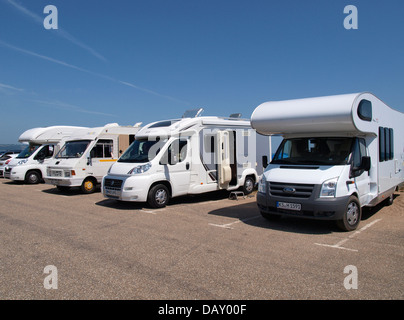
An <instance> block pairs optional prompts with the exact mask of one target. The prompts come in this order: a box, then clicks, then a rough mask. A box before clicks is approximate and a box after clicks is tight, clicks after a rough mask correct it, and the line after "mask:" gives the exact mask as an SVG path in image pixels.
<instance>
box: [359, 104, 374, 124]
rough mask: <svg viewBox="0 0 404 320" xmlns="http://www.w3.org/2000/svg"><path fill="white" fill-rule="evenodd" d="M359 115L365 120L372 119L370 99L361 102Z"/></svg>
mask: <svg viewBox="0 0 404 320" xmlns="http://www.w3.org/2000/svg"><path fill="white" fill-rule="evenodd" d="M358 117H359V118H360V119H362V120H364V121H372V103H371V102H370V101H368V100H362V101H361V102H359V106H358Z"/></svg>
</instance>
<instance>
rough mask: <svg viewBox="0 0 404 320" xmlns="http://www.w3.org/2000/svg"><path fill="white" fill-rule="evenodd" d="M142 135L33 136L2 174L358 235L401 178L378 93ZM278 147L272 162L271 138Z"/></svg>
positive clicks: (194, 121)
mask: <svg viewBox="0 0 404 320" xmlns="http://www.w3.org/2000/svg"><path fill="white" fill-rule="evenodd" d="M202 111H203V110H202V109H197V110H189V111H187V112H186V113H185V114H184V115H183V117H182V118H179V119H172V120H163V121H157V122H153V123H150V124H148V125H145V126H143V127H141V123H137V124H136V125H134V126H120V125H118V124H116V123H112V124H107V125H105V126H103V127H98V128H84V127H71V126H53V127H46V128H34V129H30V130H27V131H25V132H24V133H23V134H22V135H21V136H20V138H19V141H20V142H23V143H25V144H26V148H25V149H24V150H23V151H22V152H21V153H20V154H19V155H18V156H17V157H16V158H14V159H11V161H10V162H9V163H8V164H7V166H6V167H5V169H4V177H5V178H8V179H12V180H16V181H25V182H26V183H30V184H33V183H38V182H40V181H41V180H43V181H45V182H46V183H48V184H52V185H55V186H56V187H57V188H58V189H60V190H66V189H68V188H71V187H80V188H81V190H82V191H83V192H84V193H92V192H94V191H95V189H96V187H97V185H101V190H102V193H103V195H104V196H105V197H106V198H110V199H116V200H120V201H138V202H147V203H148V204H149V205H150V206H151V207H154V208H160V207H164V206H166V205H167V204H168V201H169V199H170V198H173V197H177V196H181V195H187V194H201V193H205V192H210V191H215V190H221V189H224V190H229V191H233V190H239V191H243V193H244V194H249V193H251V192H252V191H253V190H254V187H256V186H258V192H257V205H258V208H259V210H260V211H261V214H262V215H263V216H264V217H265V218H268V219H274V218H279V217H281V216H297V217H302V218H312V219H326V220H335V221H337V223H338V225H339V226H340V227H341V229H343V230H346V231H351V230H355V229H356V228H357V226H358V224H359V222H360V219H361V212H362V208H363V207H365V206H370V207H371V206H375V205H377V204H378V203H380V202H381V201H383V200H386V203H388V204H391V203H392V202H393V198H394V191H395V190H396V189H397V188H398V187H399V186H400V185H401V184H403V181H404V172H403V165H404V130H403V128H404V114H403V113H401V112H399V111H395V110H393V109H391V108H390V107H388V106H387V105H386V104H385V103H383V102H382V101H381V100H379V99H378V98H376V97H375V96H374V95H372V94H370V93H356V94H346V95H335V96H327V97H317V98H305V99H296V100H287V101H274V102H272V101H271V102H265V103H263V104H261V105H259V106H258V107H257V108H256V109H255V110H254V112H253V113H252V115H251V118H250V119H242V118H241V117H240V116H241V115H240V114H233V115H230V116H229V117H227V118H224V117H213V116H201V112H202ZM272 136H281V137H283V140H282V142H281V143H280V145H279V147H278V148H277V150H276V152H275V153H274V155H273V156H272V147H271V137H272Z"/></svg>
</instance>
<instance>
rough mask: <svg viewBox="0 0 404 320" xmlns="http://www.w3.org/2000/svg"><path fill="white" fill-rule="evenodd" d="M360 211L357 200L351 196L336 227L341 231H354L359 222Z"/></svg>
mask: <svg viewBox="0 0 404 320" xmlns="http://www.w3.org/2000/svg"><path fill="white" fill-rule="evenodd" d="M361 215H362V210H361V206H360V203H359V200H358V198H357V197H355V196H351V197H350V198H349V200H348V204H347V206H346V208H345V212H344V215H343V217H342V219H341V220H339V221H337V225H338V227H339V228H340V229H341V230H344V231H352V230H355V229H356V228H357V227H358V225H359V222H360V221H361Z"/></svg>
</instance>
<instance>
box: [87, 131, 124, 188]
mask: <svg viewBox="0 0 404 320" xmlns="http://www.w3.org/2000/svg"><path fill="white" fill-rule="evenodd" d="M115 144H116V141H115ZM116 160H117V157H116V156H115V155H114V140H113V139H99V140H98V141H97V142H96V144H95V145H94V147H93V149H92V150H91V152H90V161H88V165H89V167H88V171H87V174H88V175H91V176H94V177H96V179H97V181H99V182H100V181H101V179H102V177H103V176H104V175H105V174H106V173H107V171H108V169H109V167H110V166H111V165H112V164H113V163H114V162H115V161H116Z"/></svg>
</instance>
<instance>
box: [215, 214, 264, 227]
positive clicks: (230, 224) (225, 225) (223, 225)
mask: <svg viewBox="0 0 404 320" xmlns="http://www.w3.org/2000/svg"><path fill="white" fill-rule="evenodd" d="M260 217H261V216H260V215H259V216H254V217H250V218H246V219H240V220H237V221H233V222H230V223H226V224H215V223H209V225H210V226H214V227H219V228H224V229H234V228H233V227H231V226H232V225H234V224H236V223H240V222H246V221H249V220H253V219H257V218H260Z"/></svg>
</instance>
